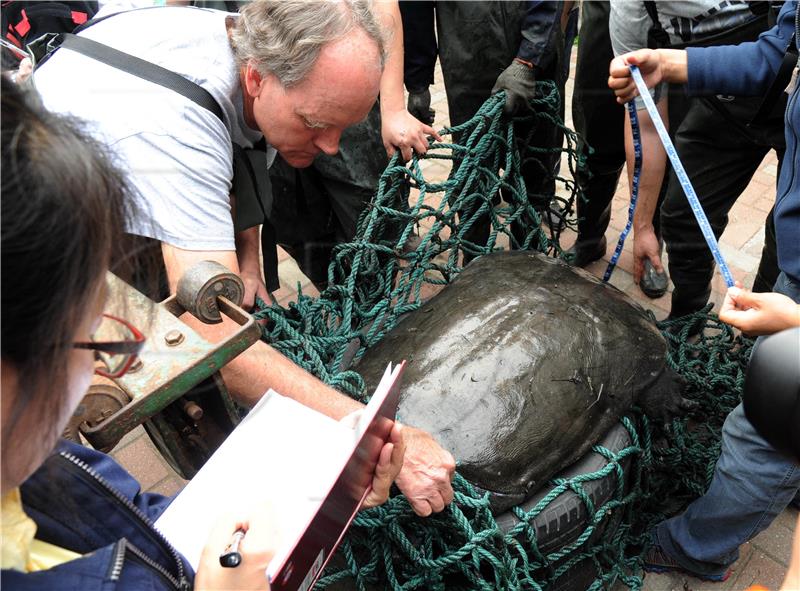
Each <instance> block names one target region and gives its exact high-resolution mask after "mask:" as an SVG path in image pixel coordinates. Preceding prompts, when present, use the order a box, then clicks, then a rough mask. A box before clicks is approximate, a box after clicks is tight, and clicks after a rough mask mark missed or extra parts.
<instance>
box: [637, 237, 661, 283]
mask: <svg viewBox="0 0 800 591" xmlns="http://www.w3.org/2000/svg"><path fill="white" fill-rule="evenodd" d="M648 259H649V260H650V264H651V265H653V268H654V269H655V270H656V271H657V272H658V273H663V272H664V265H662V264H661V243H660V242H659V241H658V238H657V237H656V233H655V230H654V229H653V226H647V227H644V228H638V229H636V230H634V234H633V280H634V281H635V282H636V284H637V285H638V284H639V282H640V281H641V280H642V275H643V274H644V262H645V261H646V260H648Z"/></svg>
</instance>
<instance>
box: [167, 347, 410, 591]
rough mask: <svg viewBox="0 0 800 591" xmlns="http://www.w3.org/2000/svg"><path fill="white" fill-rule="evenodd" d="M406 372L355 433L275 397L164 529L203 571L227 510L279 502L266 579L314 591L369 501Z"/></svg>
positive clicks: (243, 427) (387, 377)
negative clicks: (203, 557)
mask: <svg viewBox="0 0 800 591" xmlns="http://www.w3.org/2000/svg"><path fill="white" fill-rule="evenodd" d="M404 368H405V361H403V362H402V363H400V364H399V365H397V366H395V367H394V368H392V366H391V364H390V365H389V366H388V367H387V369H386V372H385V373H384V375H383V378H382V379H381V382H380V383H379V384H378V387H377V388H376V390H375V393H374V394H373V396H372V398H371V399H370V401H369V403H368V404H367V406H366V407H365V408H364V409H363V410H362V411H361V415H360V417H359V419H358V422H357V424H356V426H355V428H350V427H348V426H346V425H343V424H342V423H340V422H338V421H335V420H333V419H331V418H330V417H327V416H325V415H323V414H321V413H318V412H316V411H314V410H312V409H310V408H308V407H305V406H303V405H301V404H300V403H298V402H295V401H294V400H291V399H288V398H285V397H283V396H281V395H280V394H278V393H276V392H274V391H269V392H268V393H267V394H266V395H265V396H264V397H263V398H262V400H261V401H259V403H258V404H257V405H256V406H255V407H254V408H253V409H252V410H251V411H250V413H249V414H248V415H247V417H245V419H244V420H243V421H242V422H241V423H240V424H239V425H238V426H237V427H236V429H234V431H233V432H232V433H231V435H230V436H229V437H228V438H227V439H226V440H225V442H223V444H222V445H221V446H220V447H219V449H218V450H217V451H216V452H215V453H214V455H213V456H212V457H211V458H210V459H209V460H208V462H207V463H206V464H205V466H203V468H202V469H201V470H200V471H199V472H198V474H197V475H196V476H195V477H194V478H193V479H192V481H191V482H190V483H189V484H188V485H187V486H186V487H185V488H184V489H183V491H182V492H181V493H179V494H178V496H177V497H176V498H175V499H174V500H173V502H172V503H171V504H170V506H169V507H168V508H167V509H166V511H165V512H164V513H163V514H162V516H161V517H160V518H159V519H158V521H156V523H155V525H156V528H158V529H159V531H161V533H163V534H164V536H165V537H166V538H167V540H169V541H170V543H171V544H172V545H173V546H175V548H176V549H177V550H178V551H180V552H181V553H182V554H183V555H184V556H185V557H186V559H187V560H188V561H189V562H190V564H192V566H193V567H194V568H195V569H196V568H197V565H198V563H199V559H200V553H201V552H202V549H203V546H205V543H206V540H207V538H208V533H209V532H210V531H211V528H212V527H214V525H215V524H216V523H217V520H218V519H219V518H220V517H222V516H223V515H225V514H226V509H230V508H231V507H230V506H231V505H232V506H233V507H235V508H239V509H242V510H243V511H245V512H246V511H247V510H248V509H247V508H248V507H249V508H251V509H249V510H250V511H254V510H258V507H259V506H263V505H264V504H265V503H269V504H270V505H272V507H273V509H274V510H275V511H274V512H275V513H276V514H279V515H280V516H281V519H282V520H283V521H282V523H281V524H280V530H281V540H280V542H279V544H278V546H277V548H276V552H275V555H274V557H273V559H272V561H271V562H270V564H269V567H268V568H267V572H266V573H265V576H266V577H267V578H268V580H269V582H270V586H271V588H272V589H273V590H274V591H308V590H309V589H311V588H312V587H313V586H314V583H315V582H316V581H317V579H318V578H319V576H320V574H321V573H322V571H323V569H324V568H325V565H326V564H327V563H328V561H329V560H330V558H331V556H332V555H333V553H334V552H335V550H336V548H337V547H338V545H339V543H340V542H341V540H342V538H343V537H344V534H345V532H346V531H347V528H348V527H349V526H350V523H351V522H352V520H353V518H354V517H355V515H356V513H357V512H358V510H359V508H360V507H361V505H362V503H363V502H364V499H365V498H366V496H367V495H368V494H369V491H370V489H371V483H372V475H373V473H374V471H375V467H376V466H377V463H378V459H379V456H380V452H381V449H382V448H383V445H384V444H385V443H386V442H387V441H388V439H389V436H390V433H391V431H392V427H393V425H394V419H395V414H396V412H397V405H398V402H399V397H400V388H399V383H400V378H401V376H402V373H403V370H404ZM259 459H261V461H259ZM298 466H302V467H303V468H305V470H298ZM278 512H280V513H278ZM231 533H233V532H231Z"/></svg>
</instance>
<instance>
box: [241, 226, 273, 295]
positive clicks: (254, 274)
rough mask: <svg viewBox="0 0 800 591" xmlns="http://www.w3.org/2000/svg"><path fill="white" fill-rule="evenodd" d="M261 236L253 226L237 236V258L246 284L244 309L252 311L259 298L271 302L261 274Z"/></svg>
mask: <svg viewBox="0 0 800 591" xmlns="http://www.w3.org/2000/svg"><path fill="white" fill-rule="evenodd" d="M260 247H261V234H260V231H259V226H253V227H252V228H248V229H247V230H243V231H242V232H239V233H238V234H237V235H236V258H237V261H238V263H239V277H240V278H241V279H242V282H243V283H244V299H243V300H242V307H243V308H245V309H246V310H250V309H251V308H252V307H253V306H254V305H255V298H256V296H258V297H259V298H261V299H262V300H263V301H265V302H268V301H269V295H268V293H267V286H266V284H265V283H264V276H263V274H262V273H261V249H260Z"/></svg>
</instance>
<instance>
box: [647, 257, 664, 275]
mask: <svg viewBox="0 0 800 591" xmlns="http://www.w3.org/2000/svg"><path fill="white" fill-rule="evenodd" d="M648 258H649V259H650V264H651V265H653V268H654V269H655V270H656V272H657V273H663V272H664V265H662V264H661V257H660V256H658V255H655V254H653V255H650V256H649V257H648Z"/></svg>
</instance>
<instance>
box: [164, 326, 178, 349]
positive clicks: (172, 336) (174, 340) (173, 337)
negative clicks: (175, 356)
mask: <svg viewBox="0 0 800 591" xmlns="http://www.w3.org/2000/svg"><path fill="white" fill-rule="evenodd" d="M164 340H165V341H166V342H167V345H169V346H170V347H177V346H178V345H180V344H181V343H182V342H183V333H182V332H181V331H179V330H176V329H173V330H171V331H169V332H168V333H167V334H165V335H164Z"/></svg>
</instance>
